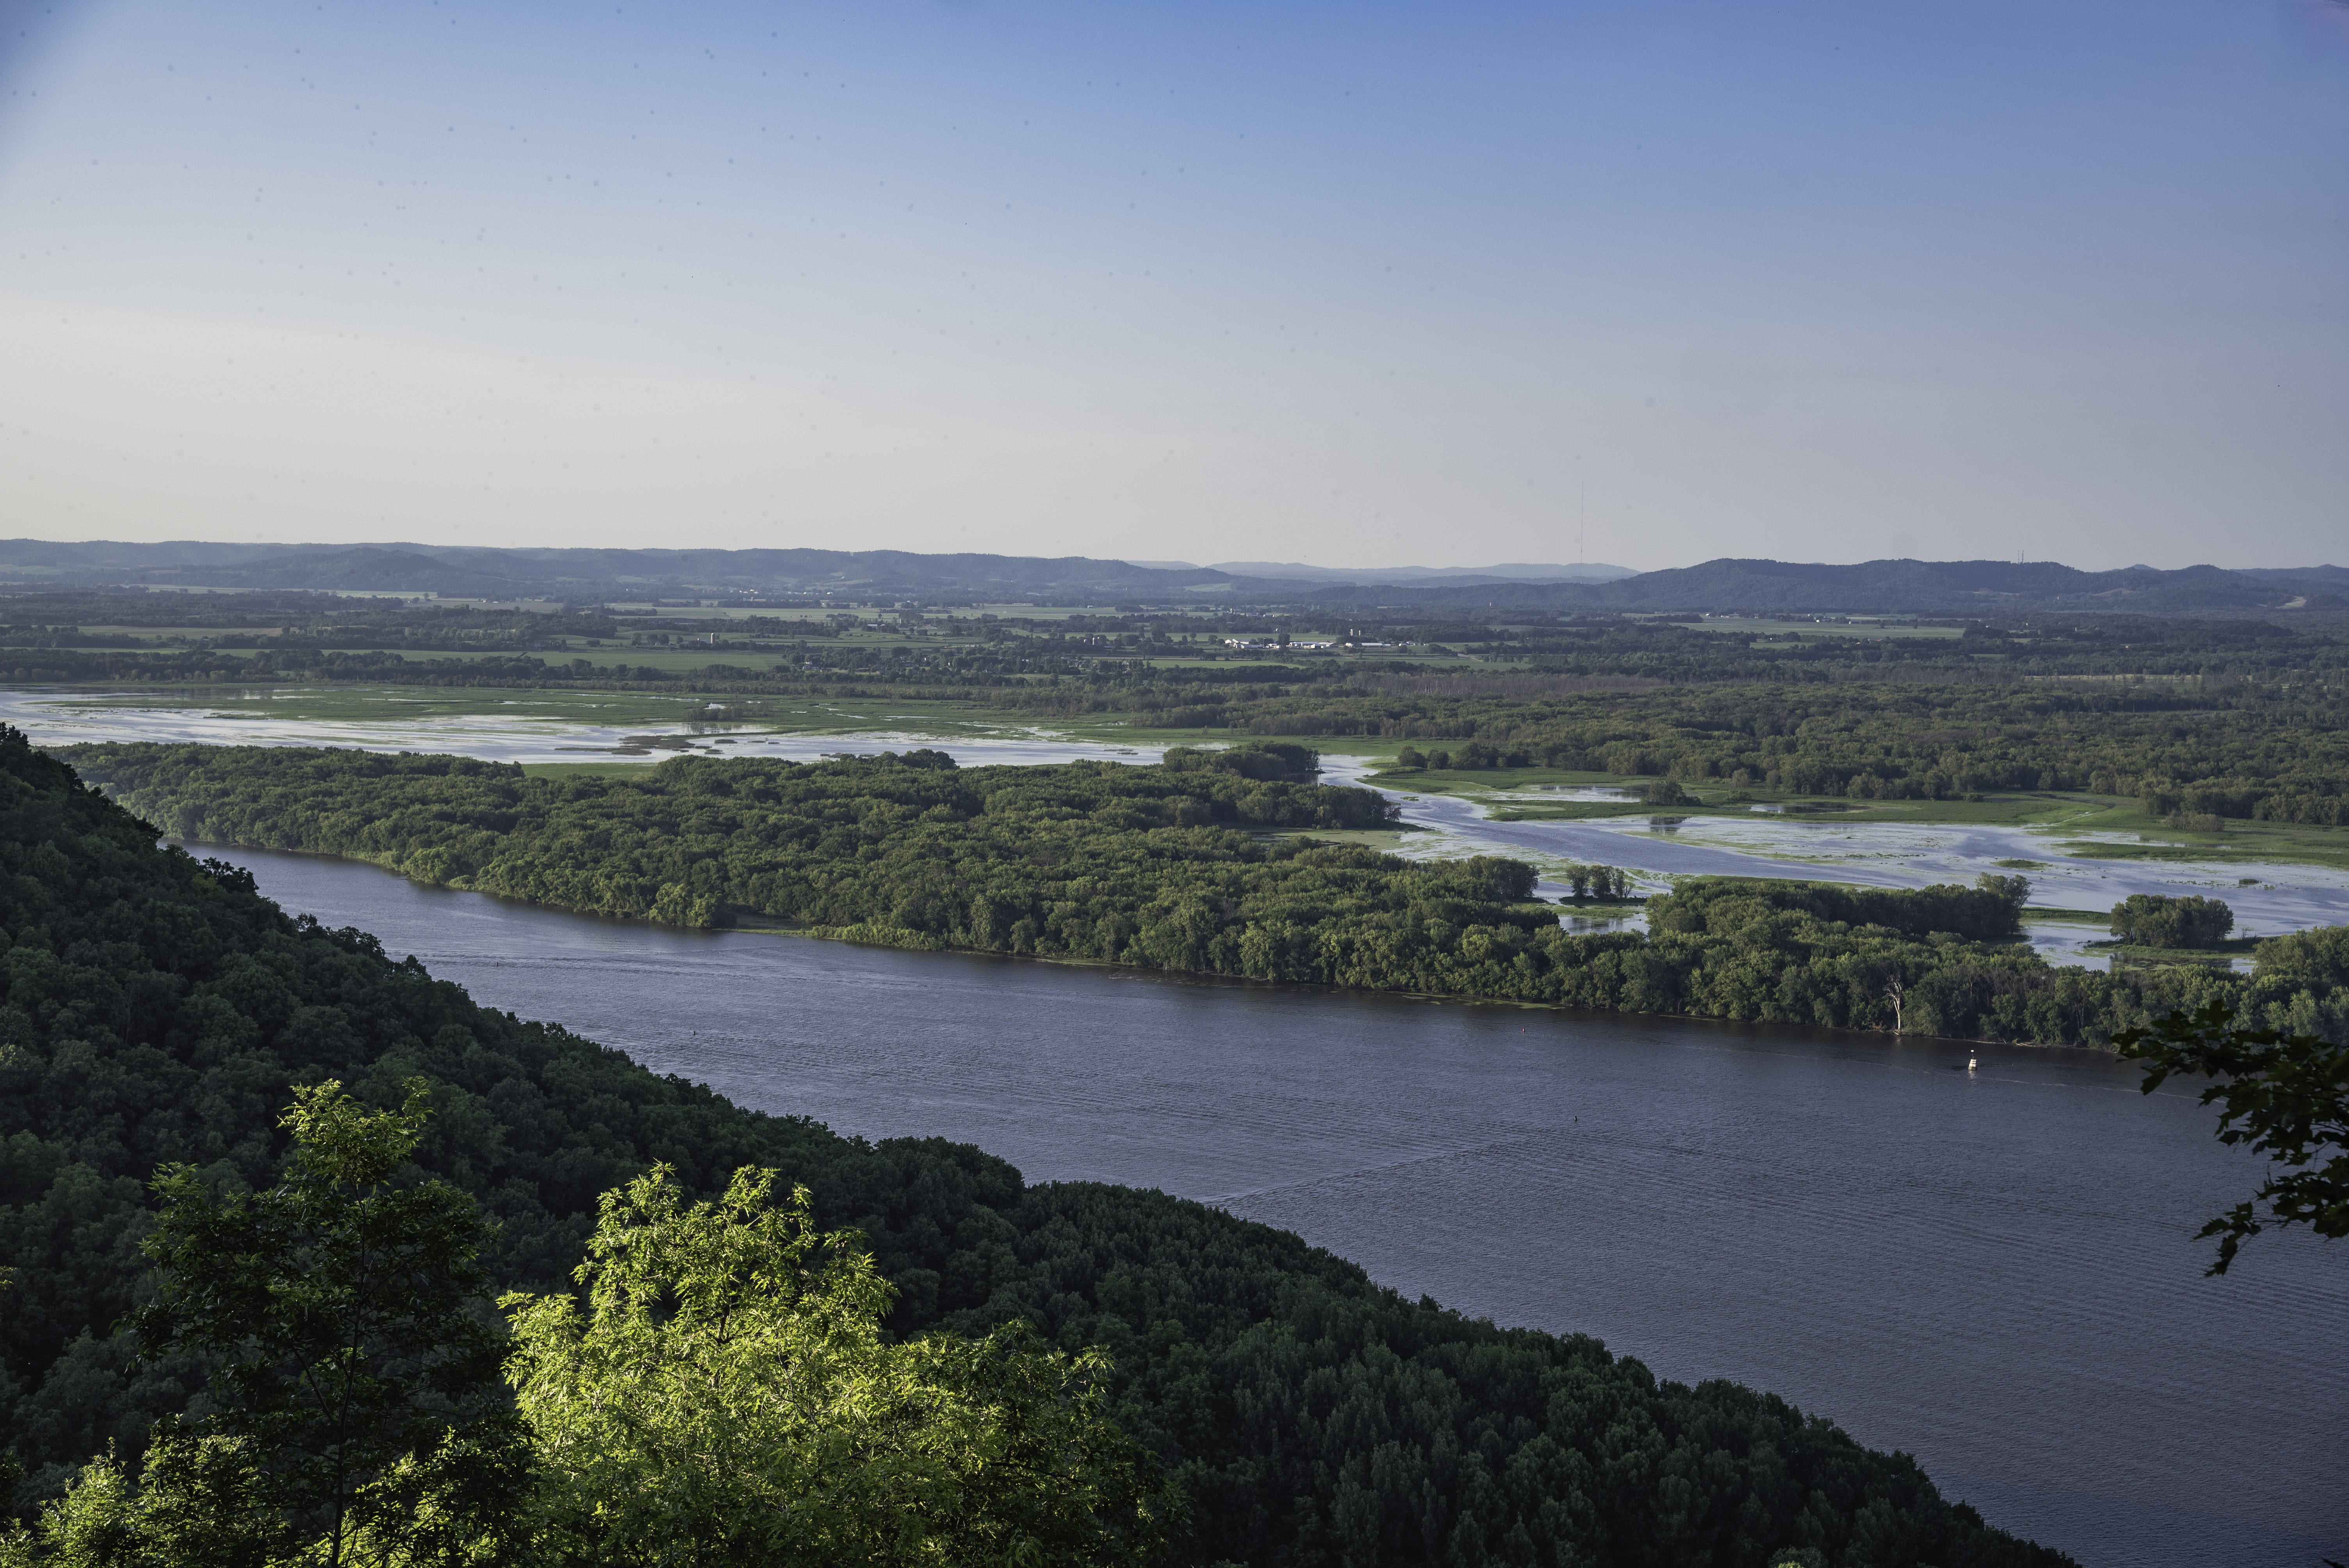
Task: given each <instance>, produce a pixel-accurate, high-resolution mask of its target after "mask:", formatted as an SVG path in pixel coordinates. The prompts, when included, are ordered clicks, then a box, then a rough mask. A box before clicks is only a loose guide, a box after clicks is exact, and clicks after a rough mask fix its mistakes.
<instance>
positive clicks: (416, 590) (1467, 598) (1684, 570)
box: [0, 539, 2349, 615]
mask: <svg viewBox="0 0 2349 1568" xmlns="http://www.w3.org/2000/svg"><path fill="white" fill-rule="evenodd" d="M1243 569H1244V570H1243ZM0 585H8V586H15V587H17V588H20V589H21V588H51V589H63V588H71V589H90V588H101V587H128V586H143V587H149V588H210V589H231V590H244V591H262V592H267V591H276V592H285V591H305V592H312V593H405V594H416V595H424V594H431V595H438V596H440V597H443V598H474V599H564V600H585V601H606V600H616V601H621V602H626V601H628V600H654V599H663V598H669V599H674V598H681V597H692V596H701V597H710V596H726V597H733V596H738V595H751V596H767V597H777V598H792V599H809V598H833V599H837V600H841V601H843V602H853V603H870V602H873V601H876V600H877V601H882V602H895V601H896V600H900V599H907V600H920V601H942V602H947V603H1057V604H1080V603H1092V604H1116V603H1144V604H1181V603H1248V604H1274V603H1283V604H1299V605H1305V606H1319V607H1326V608H1329V609H1333V610H1355V609H1360V610H1372V609H1377V608H1380V607H1381V606H1386V607H1392V608H1396V609H1411V610H1440V609H1444V608H1446V607H1459V608H1463V609H1466V608H1476V609H1484V608H1507V609H1524V610H1543V611H1552V612H1571V611H1577V610H1588V611H1598V612H1607V611H1638V612H1649V613H1653V612H1688V613H1692V614H1693V613H1705V612H1709V613H1712V614H1909V615H1995V614H2023V613H2029V612H2036V611H2051V610H2060V611H2067V612H2079V611H2116V612H2130V613H2135V614H2270V613H2273V612H2277V611H2344V610H2349V568H2343V567H2339V566H2309V567H2267V568H2254V569H2247V570H2242V571H2223V570H2221V569H2220V568H2219V567H2216V566H2189V567H2185V568H2183V569H2181V570H2178V571H2174V572H2164V571H2158V570H2156V569H2155V568H2153V567H2149V566H2129V567H2124V568H2122V569H2120V570H2118V571H2115V572H2082V571H2079V570H2077V569H2075V568H2073V567H2069V566H2064V565H2060V564H2057V563H2056V562H2006V561H1868V562H1860V563H1859V564H1857V565H1851V566H1825V565H1817V564H1804V563H1796V562H1783V561H1737V560H1728V559H1723V560H1720V561H1708V562H1704V563H1703V564H1702V565H1699V566H1685V567H1677V568H1674V569H1672V570H1671V571H1665V572H1640V573H1634V572H1630V571H1629V570H1628V569H1626V568H1622V567H1614V566H1604V565H1599V566H1578V567H1566V566H1539V565H1526V564H1508V565H1500V566H1488V567H1481V568H1465V567H1393V568H1383V569H1370V568H1364V569H1352V568H1340V567H1319V566H1305V565H1299V564H1294V563H1288V562H1223V563H1221V564H1219V565H1216V566H1191V565H1187V564H1185V563H1183V562H1126V561H1102V560H1095V559H1093V558H1092V557H1089V556H1081V555H1071V556H1059V557H1042V556H1029V555H919V554H914V553H911V552H905V551H896V550H860V551H840V550H557V549H520V550H492V549H474V548H464V547H447V546H438V545H421V544H369V545H330V544H306V545H283V544H274V545H273V544H219V543H204V542H193V541H188V542H178V541H175V542H167V543H160V544H126V543H117V542H91V543H78V544H64V543H52V542H43V541H39V540H26V539H18V540H5V541H0Z"/></svg>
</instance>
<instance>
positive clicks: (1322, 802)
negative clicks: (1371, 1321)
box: [67, 743, 2349, 1046]
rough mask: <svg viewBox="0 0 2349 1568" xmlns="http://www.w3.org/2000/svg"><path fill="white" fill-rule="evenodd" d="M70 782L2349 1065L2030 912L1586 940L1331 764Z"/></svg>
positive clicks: (466, 847) (2027, 1031) (1967, 910)
mask: <svg viewBox="0 0 2349 1568" xmlns="http://www.w3.org/2000/svg"><path fill="white" fill-rule="evenodd" d="M67 756H68V757H70V758H72V759H73V761H74V762H75V765H76V766H77V767H78V768H80V769H84V770H85V772H86V774H87V776H88V778H89V779H92V780H93V781H95V782H96V783H98V784H100V785H102V786H103V787H105V788H106V789H108V790H109V792H110V793H112V794H113V795H114V796H115V797H116V798H117V799H119V800H120V801H121V802H122V803H123V804H125V805H126V806H128V807H129V809H130V810H134V811H136V812H138V813H140V815H141V816H143V817H145V818H147V819H148V820H151V821H153V822H155V823H156V824H157V825H158V826H159V827H160V829H161V830H163V831H165V832H168V833H171V834H172V835H174V836H177V837H181V838H185V839H189V840H191V841H212V842H219V843H227V844H242V845H248V846H251V847H254V848H262V849H284V850H299V851H309V852H314V853H324V854H334V855H342V856H347V857H352V858H357V859H364V860H368V861H374V862H376V863H378V864H381V865H384V866H386V867H388V868H391V869H394V870H397V871H399V872H402V873H403V874H406V875H408V876H409V877H412V878H414V879H416V880H418V881H421V882H431V883H438V884H445V885H449V886H453V887H459V888H467V889H471V890H474V891H478V892H492V893H497V894H500V895H502V896H505V897H512V898H520V899H524V900H528V901H530V902H533V903H543V904H547V905H550V906H553V907H555V908H561V909H568V910H574V911H578V912H580V913H591V914H600V915H607V916H615V917H620V918H636V919H650V920H655V921H659V922H662V923H668V924H675V925H690V926H710V925H721V924H730V923H742V922H752V923H755V922H759V921H765V922H774V923H788V924H790V925H792V926H795V927H798V928H800V929H802V930H804V931H806V932H808V933H810V934H816V935H823V936H835V937H846V938H850V939H853V940H857V941H864V942H871V943H878V944H886V945H892V946H900V947H912V948H964V949H970V950H976V951H982V952H1007V953H1013V954H1029V955H1034V956H1038V957H1045V958H1059V959H1076V960H1084V961H1092V962H1102V963H1115V964H1126V965H1140V966H1144V967H1149V968H1158V969H1172V970H1184V971H1192V972H1196V973H1203V974H1211V975H1235V976H1244V977H1247V978H1250V979H1257V980H1272V981H1285V982H1291V983H1308V984H1319V985H1345V986H1354V987H1361V988H1365V989H1376V990H1389V991H1402V992H1409V993H1413V994H1420V995H1451V996H1469V997H1485V998H1492V999H1497V1000H1506V1001H1512V1002H1524V1003H1537V1004H1543V1005H1548V1006H1576V1007H1589V1008H1599V1009H1607V1010H1614V1011H1624V1012H1643V1013H1671V1014H1685V1015H1692V1016H1702V1017H1717V1018H1732V1019H1745V1020H1754V1021H1761V1022H1783V1023H1800V1024H1811V1025H1825V1026H1834V1027H1846V1028H1863V1029H1868V1028H1874V1029H1893V1028H1899V1029H1902V1030H1904V1031H1906V1032H1909V1033H1915V1034H1927V1035H1946V1036H1954V1037H1964V1038H1988V1039H2004V1040H2023V1041H2033V1042H2038V1043H2043V1044H2066V1045H2094V1046H2102V1045H2103V1044H2104V1043H2105V1042H2106V1040H2107V1039H2108V1038H2109V1037H2110V1036H2111V1034H2112V1033H2113V1031H2114V1030H2116V1029H2119V1028H2126V1027H2131V1026H2137V1025H2139V1024H2141V1023H2143V1022H2145V1021H2147V1019H2150V1018H2152V1017H2157V1016H2161V1015H2162V1014H2164V1013H2167V1012H2168V1011H2170V1010H2172V1009H2176V1008H2185V1009H2188V1010H2191V1009H2192V1008H2194V1007H2198V1006H2202V1005H2203V1004H2205V1003H2207V1002H2209V1001H2212V1000H2220V1001H2224V1002H2225V1003H2227V1005H2229V1006H2243V1007H2246V1008H2248V1009H2249V1010H2250V1014H2251V1016H2254V1017H2257V1018H2259V1019H2260V1020H2261V1021H2262V1022H2264V1023H2267V1024H2270V1025H2272V1026H2279V1027H2287V1028H2291V1029H2293V1030H2298V1031H2302V1032H2306V1033H2313V1034H2321V1035H2323V1036H2325V1037H2329V1038H2331V1037H2343V1036H2344V1035H2349V973H2343V972H2341V970H2342V965H2340V963H2339V962H2337V961H2336V956H2328V955H2329V954H2332V953H2333V950H2332V949H2331V948H2329V947H2327V948H2323V949H2322V951H2321V952H2317V951H2316V950H2315V949H2314V948H2313V947H2311V944H2308V943H2306V942H2304V941H2302V939H2297V938H2292V937H2283V938H2277V939H2274V940H2272V941H2271V942H2270V943H2269V944H2266V946H2265V947H2263V948H2262V950H2261V962H2260V967H2259V969H2258V971H2257V972H2256V973H2255V974H2254V975H2251V976H2248V977H2247V976H2242V975H2236V974H2234V973H2232V972H2231V971H2229V970H2222V969H2212V968H2208V967H2203V966H2199V965H2186V966H2165V967H2154V968H2127V969H2122V970H2118V971H2115V972H2108V971H2092V970H2087V969H2083V968H2078V967H2072V966H2052V965H2048V964H2047V963H2046V962H2045V961H2044V959H2042V958H2041V957H2039V956H2038V955H2037V954H2035V953H2033V951H2032V950H2031V949H2030V948H2029V947H2028V945H2026V944H2022V943H2020V942H2019V941H2018V937H2019V934H2020V933H2019V928H2018V926H2017V924H2016V921H2017V918H2018V915H2019V911H2020V901H2021V898H2022V896H2023V893H2022V891H2021V884H2020V883H2019V882H2010V881H2009V880H2008V879H1993V880H1995V881H1997V882H1999V883H2000V888H1999V890H1998V891H1990V890H1982V889H1959V888H1938V889H1931V888H1929V889H1924V890H1920V891H1916V892H1872V893H1866V894H1854V893H1847V892H1840V891H1838V890H1835V889H1831V888H1821V887H1817V886H1814V885H1810V884H1803V883H1793V882H1743V881H1713V882H1706V881H1702V880H1700V881H1695V882H1688V883H1684V884H1682V887H1681V888H1680V889H1679V890H1678V891H1677V892H1675V893H1673V894H1671V895H1668V896H1662V897H1659V898H1657V899H1654V900H1651V903H1650V924H1651V931H1650V932H1649V933H1648V934H1640V933H1607V934H1574V933H1570V932H1568V931H1567V930H1566V929H1564V928H1563V927H1562V926H1561V925H1560V923H1559V921H1558V918H1557V914H1558V912H1557V908H1556V907H1555V906H1554V905H1547V904H1544V903H1540V902H1539V901H1537V900H1535V899H1534V898H1533V897H1532V894H1533V890H1534V883H1535V874H1534V871H1533V868H1532V867H1530V866H1528V865H1526V864H1525V863H1523V862H1521V861H1511V860H1506V859H1500V858H1494V857H1479V858H1475V859H1471V860H1466V861H1413V860H1406V859H1403V858H1402V857H1399V856H1394V855H1389V854H1384V853H1381V852H1379V851H1375V850H1373V849H1371V848H1369V847H1367V846H1365V845H1362V844H1361V843H1359V842H1327V841H1316V840H1315V839H1314V838H1312V837H1311V836H1310V833H1309V832H1303V831H1300V830H1314V829H1350V830H1359V829H1364V828H1377V827H1381V826H1384V825H1385V824H1387V823H1388V822H1389V821H1391V820H1392V812H1393V808H1392V806H1391V805H1390V804H1389V803H1388V802H1387V801H1386V800H1385V799H1383V798H1381V796H1380V795H1379V794H1377V793H1376V792H1375V791H1372V790H1368V789H1340V788H1333V787H1330V786H1326V785H1319V784H1312V783H1307V782H1303V781H1302V779H1303V777H1304V776H1305V775H1306V773H1307V772H1308V770H1309V768H1310V766H1311V759H1312V754H1311V753H1310V752H1309V750H1307V749H1306V748H1302V747H1299V746H1296V745H1293V744H1283V743H1261V744H1258V745H1256V746H1243V747H1239V748H1231V749H1227V750H1220V751H1195V750H1187V749H1183V748H1177V749H1175V750H1174V751H1171V752H1169V753H1168V758H1167V761H1166V762H1164V763H1163V764H1160V765H1157V766H1146V767H1134V766H1127V765H1122V764H1113V763H1102V762H1080V763H1070V764H1061V765H1052V766H1010V767H990V768H972V769H961V768H957V766H956V765H955V764H954V762H953V760H952V758H948V757H947V756H945V755H944V754H943V753H938V752H932V751H917V752H914V753H910V754H908V755H906V756H905V757H898V756H895V755H894V754H886V753H885V754H883V755H882V756H880V757H877V758H839V759H834V760H832V761H826V762H817V763H792V762H779V761H767V760H757V759H749V758H745V759H740V760H721V759H719V758H674V759H671V760H669V761H667V762H664V763H661V764H659V765H658V766H657V767H655V768H651V769H646V770H645V771H644V772H643V773H642V774H641V775H636V776H632V777H625V778H613V777H576V776H574V777H567V778H560V779H554V778H543V777H536V778H534V777H530V776H527V775H525V774H524V773H523V770H522V769H520V768H518V767H516V766H513V765H511V764H499V763H490V762H481V761H477V760H472V759H469V758H450V757H438V756H422V755H414V754H407V753H402V754H399V755H396V756H394V755H386V754H383V753H374V752H357V751H333V750H317V749H307V748H259V747H247V748H222V747H204V746H162V745H128V746H104V747H85V748H73V749H71V750H69V751H68V752H67ZM1251 775H1255V777H1251ZM2303 947H2311V953H2303V952H2302V948H2303ZM2312 953H2313V954H2314V956H2312V955H2311V954H2312ZM2286 955H2290V956H2289V958H2288V959H2287V956H2286Z"/></svg>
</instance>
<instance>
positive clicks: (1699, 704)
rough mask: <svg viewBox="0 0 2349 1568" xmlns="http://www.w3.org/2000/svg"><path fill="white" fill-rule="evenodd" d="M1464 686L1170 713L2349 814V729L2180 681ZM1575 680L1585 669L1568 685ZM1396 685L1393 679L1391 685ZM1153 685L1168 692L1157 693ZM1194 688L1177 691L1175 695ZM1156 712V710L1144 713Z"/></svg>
mask: <svg viewBox="0 0 2349 1568" xmlns="http://www.w3.org/2000/svg"><path fill="white" fill-rule="evenodd" d="M1545 684H1547V683H1546V682H1545V680H1544V678H1543V677H1539V676H1527V677H1522V678H1520V679H1517V680H1516V681H1513V682H1510V683H1508V686H1509V688H1510V689H1505V690H1501V691H1495V692H1493V693H1491V694H1489V695H1474V696H1452V695H1448V694H1447V693H1446V692H1445V691H1444V686H1443V685H1442V684H1441V683H1438V682H1434V681H1431V680H1429V679H1427V678H1426V677H1422V676H1405V677H1395V678H1392V679H1381V678H1378V677H1369V678H1363V679H1358V680H1356V681H1353V682H1350V683H1348V686H1345V687H1340V688H1333V689H1330V690H1315V691H1301V692H1285V693H1278V694H1275V693H1269V692H1268V693H1263V694H1261V695H1256V696H1251V697H1249V698H1248V699H1247V700H1245V701H1241V700H1237V699H1232V700H1226V701H1225V702H1224V703H1222V704H1221V705H1219V706H1217V707H1214V708H1213V709H1212V710H1201V709H1199V708H1197V707H1196V703H1195V694H1190V693H1184V694H1180V695H1181V696H1185V697H1189V698H1191V700H1192V702H1193V707H1191V708H1190V709H1186V710H1177V709H1174V708H1168V709H1162V710H1158V712H1157V713H1156V714H1155V718H1154V721H1155V722H1159V723H1162V724H1164V725H1166V726H1167V727H1181V726H1179V725H1177V723H1176V721H1177V720H1178V719H1185V720H1191V721H1195V722H1196V723H1199V724H1203V725H1204V724H1207V723H1208V722H1210V721H1212V722H1213V723H1215V724H1220V725H1222V726H1224V727H1229V728H1236V729H1239V730H1242V731H1245V732H1250V733H1255V734H1259V735H1311V736H1332V737H1335V736H1361V737H1364V738H1378V739H1381V740H1388V741H1392V740H1395V739H1405V740H1412V741H1417V740H1423V739H1439V740H1456V741H1463V742H1465V744H1464V745H1459V746H1455V747H1453V748H1451V752H1450V755H1451V765H1452V766H1453V767H1455V768H1468V769H1479V768H1525V767H1534V766H1540V767H1547V768H1559V769H1575V770H1587V771H1590V772H1602V773H1614V774H1634V775H1649V776H1655V777H1662V778H1671V779H1680V780H1685V781H1688V782H1692V783H1701V782H1704V781H1707V780H1713V781H1719V782H1723V783H1726V784H1729V785H1732V786H1744V787H1753V788H1758V789H1777V790H1785V791H1786V792H1788V793H1791V794H1803V795H1822V794H1825V795H1842V796H1847V797H1848V798H1850V799H1869V800H1874V799H1888V800H1890V799H1929V800H1934V799H1951V798H1958V797H1963V796H1966V795H1970V794H1977V793H1980V792H1982V791H1984V790H1992V789H2074V790H2086V791H2092V792H2094V793H2096V794H2100V795H2119V796H2124V797H2135V798H2137V799H2139V800H2140V801H2141V802H2142V803H2143V805H2144V807H2145V809H2146V810H2147V811H2149V812H2151V813H2153V814H2155V815H2157V816H2161V815H2168V814H2169V813H2172V812H2178V811H2185V812H2188V813H2190V814H2197V815H2202V814H2207V815H2212V816H2218V817H2234V818H2258V819H2261V820H2271V821H2281V822H2302V823H2318V824H2326V825H2339V824H2342V823H2344V822H2349V729H2344V728H2343V727H2338V726H2334V725H2331V724H2319V723H2313V722H2311V723H2295V722H2291V721H2289V719H2288V718H2285V717H2279V716H2278V715H2276V714H2273V713H2271V712H2267V711H2264V710H2261V709H2260V708H2257V707H2212V706H2211V704H2210V702H2209V699H2207V698H2204V697H2200V696H2191V695H2188V694H2182V693H2178V692H2175V691H2171V690H2168V689H2167V688H2161V687H2143V688H2137V687H2127V686H2122V687H2116V688H2113V689H2109V690H2107V689H2080V688H2075V687H2062V688H2054V687H2022V688H2018V687H2013V686H1661V687H1655V688H1651V689H1648V690H1642V691H1629V692H1606V693H1591V692H1586V691H1576V690H1573V689H1571V687H1570V686H1569V689H1568V690H1565V691H1546V690H1544V689H1543V687H1544V686H1545ZM1558 684H1560V685H1568V683H1567V682H1564V681H1561V682H1559V683H1558ZM1390 687H1392V689H1386V688H1390ZM1138 700H1149V699H1147V698H1143V699H1138ZM1168 700H1174V694H1169V695H1168ZM1143 713H1144V716H1145V717H1151V714H1150V710H1148V709H1146V708H1145V709H1144V710H1143Z"/></svg>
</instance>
